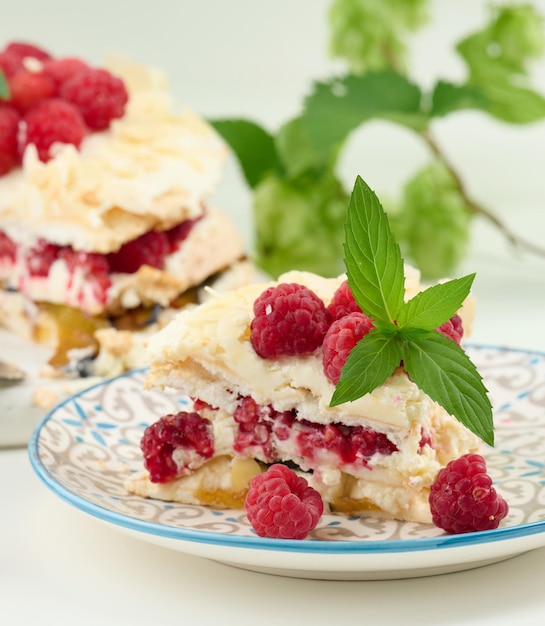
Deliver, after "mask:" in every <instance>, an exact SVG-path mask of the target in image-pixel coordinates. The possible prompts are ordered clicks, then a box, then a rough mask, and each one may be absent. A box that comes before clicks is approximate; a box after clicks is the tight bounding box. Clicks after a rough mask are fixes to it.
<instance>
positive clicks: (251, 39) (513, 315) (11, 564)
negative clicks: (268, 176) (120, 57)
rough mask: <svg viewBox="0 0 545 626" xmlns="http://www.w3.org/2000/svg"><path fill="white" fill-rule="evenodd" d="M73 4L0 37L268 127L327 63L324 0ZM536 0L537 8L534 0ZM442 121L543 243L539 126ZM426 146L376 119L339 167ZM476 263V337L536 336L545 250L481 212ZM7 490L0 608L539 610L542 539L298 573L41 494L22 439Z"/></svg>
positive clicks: (65, 613) (3, 28)
mask: <svg viewBox="0 0 545 626" xmlns="http://www.w3.org/2000/svg"><path fill="white" fill-rule="evenodd" d="M76 4H77V3H73V2H68V1H66V0H48V2H47V3H41V2H38V1H37V0H34V1H30V0H22V1H20V2H18V3H16V4H14V5H12V6H11V7H10V11H9V12H8V14H7V16H6V15H4V13H3V15H2V20H1V23H0V42H3V41H7V40H8V39H11V38H15V37H17V38H20V39H23V38H24V39H29V40H34V41H37V42H39V41H42V42H43V43H47V45H48V46H49V47H51V48H52V49H55V50H56V51H57V52H59V53H64V54H70V53H72V54H73V53H74V52H78V53H81V54H82V55H83V56H87V57H93V56H94V57H95V58H96V59H97V62H98V60H99V59H100V55H101V53H102V52H103V50H105V49H106V50H107V49H109V48H114V49H118V50H122V51H124V52H126V53H128V54H131V55H133V56H136V57H139V58H140V59H141V60H148V61H150V62H153V63H156V64H158V65H162V66H163V67H165V69H167V70H168V71H169V73H170V74H171V76H172V78H173V87H174V90H175V92H176V95H177V97H179V98H182V99H183V101H184V102H186V103H188V104H190V105H191V106H193V107H194V108H196V109H197V110H199V111H202V112H203V113H205V114H209V115H215V116H218V115H225V116H228V115H241V116H247V117H253V118H254V119H257V120H259V119H261V121H263V122H264V123H266V124H269V125H270V127H275V126H276V125H278V124H279V123H280V122H281V121H284V120H285V119H287V118H288V116H290V115H293V114H294V113H295V112H296V111H297V107H298V103H299V101H300V97H301V96H302V95H303V94H304V93H305V92H306V90H307V85H308V83H306V82H305V81H308V80H309V79H310V78H317V77H319V76H320V75H324V76H325V75H327V74H328V71H329V67H330V66H329V65H328V64H327V63H328V62H327V61H326V58H325V25H324V15H325V10H326V7H327V5H328V2H326V1H325V0H321V1H316V2H314V1H313V0H305V1H300V2H291V0H290V1H288V0H286V1H278V2H276V3H255V2H253V3H252V2H245V1H244V0H231V1H230V2H229V3H220V2H212V1H205V2H202V3H194V2H188V1H183V2H178V3H173V2H172V3H170V2H167V1H166V0H157V1H156V2H154V3H146V7H147V8H144V4H142V5H140V3H139V2H135V3H134V6H133V13H132V14H131V15H130V17H131V20H132V21H131V22H130V26H129V24H127V25H126V26H125V27H124V28H123V29H122V31H120V29H119V23H120V22H121V21H122V20H123V19H124V18H125V17H126V11H127V8H126V6H127V5H125V4H123V3H120V4H119V5H117V4H116V3H112V2H106V0H96V1H95V2H94V3H93V7H94V8H93V10H92V11H90V12H89V14H88V15H87V14H85V16H83V14H81V13H80V12H79V10H78V11H77V13H78V14H79V17H76V11H75V6H76ZM481 4H482V5H484V3H475V2H469V1H468V0H464V1H463V2H457V1H455V0H450V1H449V0H442V1H437V2H434V3H433V6H434V10H435V11H437V15H436V17H435V22H436V23H435V30H433V29H431V30H430V31H429V32H428V34H427V35H425V37H424V38H423V39H422V42H421V43H420V44H418V45H417V46H416V50H415V54H416V71H417V74H418V75H419V77H420V78H421V79H422V80H427V79H429V78H431V77H433V76H434V75H435V74H437V73H441V75H446V74H451V75H453V76H456V75H457V73H459V72H460V68H459V65H458V63H457V61H455V60H454V59H453V57H452V56H451V55H449V54H446V53H444V52H441V50H442V48H441V47H440V46H441V44H442V43H444V41H445V40H447V41H448V40H449V38H450V39H452V38H454V37H456V36H458V34H459V33H463V32H467V29H468V28H469V27H472V26H473V25H475V24H478V22H479V17H480V15H481V10H482V9H481ZM536 4H538V5H539V6H540V8H541V9H542V10H544V9H545V3H544V2H542V1H540V2H537V3H536ZM152 5H153V6H152ZM197 5H198V6H197ZM227 7H229V8H228V9H227ZM210 11H212V12H211V13H209V12H210ZM151 12H153V14H152V13H151ZM29 15H30V16H32V18H33V19H30V18H29ZM82 16H83V17H82ZM246 18H248V19H246ZM282 29H283V30H282ZM281 31H282V32H283V33H284V34H283V36H282V37H281V38H279V37H278V36H277V35H278V33H279V32H281ZM98 33H100V36H99V35H98ZM280 40H281V42H282V44H283V45H281V43H280ZM245 42H248V45H251V46H252V54H251V55H249V54H248V50H247V48H246V47H245ZM434 46H435V48H436V50H435V51H434V50H431V49H432V48H433V47H434ZM188 59H189V61H188ZM244 64H246V65H244ZM241 67H244V68H245V69H247V70H248V71H247V72H242V71H240V68H241ZM536 76H537V78H538V79H539V80H540V81H541V82H540V84H541V86H542V87H543V85H544V84H545V80H544V77H545V64H543V63H541V64H540V65H539V66H538V67H537V68H536ZM437 132H438V135H439V137H440V139H441V140H442V141H443V142H444V145H446V146H448V148H449V153H450V156H451V158H452V159H453V160H454V161H455V162H456V163H457V165H458V167H459V169H460V171H461V173H462V175H463V176H465V177H466V180H467V181H468V185H469V187H470V189H471V190H472V192H473V194H474V195H475V196H476V197H477V198H478V199H479V200H480V201H483V202H486V203H487V204H488V205H489V206H491V207H493V208H494V209H495V210H496V211H497V213H498V214H499V215H500V216H501V217H502V218H503V219H505V220H506V221H507V222H508V223H509V224H510V225H511V226H512V227H513V228H514V229H515V230H516V231H517V232H519V233H520V234H522V235H524V236H526V237H528V238H531V239H533V240H534V241H535V242H536V243H539V244H541V245H542V246H543V245H544V244H545V182H544V178H543V174H544V169H543V168H544V163H545V158H543V157H544V156H545V124H543V123H540V124H536V125H532V127H528V128H524V129H519V128H516V129H513V128H510V127H506V126H501V125H497V124H493V123H491V122H490V121H488V120H485V119H483V117H482V116H478V115H474V114H460V115H458V116H456V119H454V120H453V121H451V122H449V123H444V124H442V125H440V126H439V127H438V128H437ZM358 142H367V143H366V145H369V144H371V145H375V146H376V150H375V152H374V155H375V156H376V158H375V159H373V160H371V161H370V162H367V163H366V162H364V161H362V159H361V158H360V153H359V152H358V150H359V148H360V144H359V143H358ZM393 151H395V156H396V158H395V159H392V158H391V156H392V154H394V152H393ZM421 157H422V154H421V152H420V148H419V147H415V146H413V145H412V144H411V142H410V141H408V142H407V141H406V139H405V136H402V137H401V139H399V137H393V136H391V131H388V130H387V129H384V128H383V127H381V126H380V125H378V126H377V125H374V126H371V127H370V128H369V129H368V130H366V131H365V132H364V133H363V136H358V137H356V138H355V140H354V143H353V146H352V148H351V149H350V150H349V151H348V154H347V156H346V158H345V159H344V163H343V174H344V175H345V176H346V179H347V180H353V178H354V177H355V174H361V175H362V176H363V177H364V178H365V179H366V180H367V181H368V182H369V183H370V184H371V185H372V186H373V187H374V188H375V189H376V190H377V191H378V192H380V190H381V189H383V188H386V187H387V186H388V183H389V182H391V181H392V180H394V181H395V182H397V181H400V180H402V179H403V177H404V176H406V175H407V172H408V171H409V169H412V166H414V163H415V161H418V160H419V159H421ZM409 163H410V164H411V167H410V168H409V167H408V164H409ZM218 197H219V199H220V200H221V202H222V204H223V205H224V206H225V208H226V209H227V210H228V211H231V212H232V213H233V214H234V216H235V217H236V218H237V219H238V220H239V223H240V225H241V228H242V229H243V230H245V233H246V236H247V238H248V241H249V242H250V243H251V226H250V222H249V219H248V216H249V202H248V194H247V191H246V189H245V188H244V186H243V184H242V182H241V180H240V175H239V173H238V170H237V168H236V166H235V165H234V163H233V162H230V163H229V164H228V167H227V172H226V178H225V181H224V182H223V183H222V186H221V188H220V190H219V192H218ZM473 271H476V272H477V279H476V282H475V285H474V294H475V295H476V297H477V304H478V317H477V324H476V327H475V332H474V336H473V339H472V340H473V341H474V342H475V343H482V344H492V345H506V346H510V347H516V348H524V349H528V350H537V351H541V352H545V330H544V328H545V326H544V313H543V312H544V306H545V259H543V258H539V257H536V256H531V255H527V254H522V255H518V256H517V255H514V254H513V253H512V251H511V250H510V249H509V248H508V247H507V246H506V244H505V242H504V240H503V239H502V238H501V237H500V236H499V235H498V234H497V232H496V231H494V230H493V229H492V228H491V227H490V226H489V225H487V224H486V223H484V222H482V221H478V222H476V223H475V224H474V228H473V239H472V245H471V250H470V253H469V255H468V257H467V259H466V261H465V262H464V263H463V266H462V267H461V268H460V273H468V272H473ZM7 356H13V357H16V356H17V355H15V354H11V355H10V354H8V355H7ZM2 357H4V354H2ZM0 393H1V390H0ZM0 419H1V418H0ZM0 494H1V496H2V504H1V505H0V623H1V624H6V625H7V624H24V623H36V624H57V625H64V624H74V625H76V624H77V625H78V626H86V625H87V624H93V625H95V624H99V623H100V624H106V625H110V624H112V625H124V624H131V625H132V626H140V625H142V626H149V625H150V624H160V623H176V624H181V623H183V624H203V625H206V624H218V623H222V624H238V625H241V626H242V625H244V624H248V625H250V624H251V625H252V626H254V625H260V626H265V625H267V624H275V625H276V624H286V625H288V624H313V625H319V624H320V625H321V624H331V623H335V624H341V623H342V624H348V623H358V624H359V623H366V624H378V623H380V624H383V625H389V624H392V625H397V624H420V625H426V624H430V625H431V624H433V625H441V624H444V625H447V624H448V625H457V624H464V625H470V624H485V623H486V624H489V623H495V624H496V626H508V625H509V626H512V624H514V623H518V624H541V623H543V620H544V619H545V594H544V593H543V580H545V550H544V549H541V550H535V551H533V552H531V553H527V554H524V555H521V556H518V557H516V558H513V559H510V560H508V561H504V562H502V563H498V564H495V565H490V566H487V567H485V568H480V569H476V570H471V571H466V572H461V573H456V574H447V575H442V576H435V577H430V578H420V579H407V580H392V581H366V582H338V581H313V580H298V579H290V578H283V577H275V576H270V575H265V574H257V573H253V572H249V571H243V570H237V569H235V568H232V567H229V566H226V565H222V564H218V563H215V562H213V561H208V560H205V559H201V558H197V557H192V556H185V555H183V554H182V553H178V552H173V551H169V550H167V549H165V548H160V547H156V546H153V545H151V544H148V543H145V542H142V541H139V540H137V539H134V538H131V537H128V536H126V535H124V534H122V533H120V532H117V531H116V530H115V529H112V528H110V527H107V526H104V525H102V524H101V523H100V522H98V521H97V520H95V519H93V518H91V517H89V516H87V515H86V514H84V513H82V512H80V511H78V510H76V509H74V508H72V507H71V506H70V505H68V504H66V503H65V502H63V501H61V500H60V499H58V498H57V497H56V496H55V495H54V494H52V493H51V492H49V491H48V489H47V488H45V487H44V486H43V485H42V483H41V482H40V481H39V479H38V478H37V477H36V476H35V475H34V474H33V471H32V469H31V467H30V464H29V462H28V457H27V452H26V450H25V449H24V447H20V448H18V449H0Z"/></svg>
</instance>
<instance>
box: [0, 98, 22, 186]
mask: <svg viewBox="0 0 545 626" xmlns="http://www.w3.org/2000/svg"><path fill="white" fill-rule="evenodd" d="M20 121H21V116H20V115H19V113H17V111H16V110H15V109H12V108H11V107H9V106H2V107H0V176H3V175H4V174H7V173H8V172H9V171H10V170H12V169H13V168H14V167H16V166H17V165H18V164H19V154H18V149H17V146H18V134H19V122H20Z"/></svg>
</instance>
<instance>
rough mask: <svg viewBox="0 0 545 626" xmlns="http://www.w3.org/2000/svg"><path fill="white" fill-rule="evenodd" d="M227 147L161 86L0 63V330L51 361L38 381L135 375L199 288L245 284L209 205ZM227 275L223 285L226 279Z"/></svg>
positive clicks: (119, 62) (143, 71)
mask: <svg viewBox="0 0 545 626" xmlns="http://www.w3.org/2000/svg"><path fill="white" fill-rule="evenodd" d="M225 157H226V148H225V146H224V144H223V143H222V142H221V140H220V139H219V138H218V136H217V135H216V134H215V133H214V131H213V130H212V129H211V128H210V127H209V126H208V125H207V124H206V123H205V122H204V121H203V120H202V119H200V118H199V117H198V116H197V115H195V114H194V113H192V112H191V111H190V110H187V109H185V110H183V111H180V112H179V111H175V110H174V108H173V104H172V99H171V96H170V93H169V90H168V87H167V84H166V80H165V77H164V76H163V74H162V73H161V72H160V71H158V70H156V69H152V68H149V67H145V66H142V65H138V64H135V63H132V62H130V61H128V60H125V59H112V60H111V61H110V62H109V63H108V64H107V67H105V68H102V67H94V66H91V65H89V64H88V63H86V62H85V61H83V60H82V59H79V58H72V57H66V58H65V57H62V58H59V57H53V56H52V55H50V54H49V53H48V52H46V51H45V50H43V49H41V48H38V47H36V46H34V45H30V44H25V43H18V42H14V43H11V44H9V45H7V46H6V47H5V48H4V49H3V50H2V51H1V52H0V324H1V325H3V326H5V327H7V328H8V329H10V330H12V331H14V332H17V333H20V334H22V335H24V336H26V337H29V338H31V339H32V340H33V341H37V342H40V343H44V344H46V345H49V346H50V347H51V348H52V351H53V356H52V358H51V360H50V366H51V367H50V371H49V374H52V375H55V376H79V375H86V376H88V375H95V374H96V375H100V376H105V375H112V374H117V373H119V372H120V371H122V370H123V369H128V368H130V367H135V366H137V365H141V364H142V362H141V356H142V347H143V346H144V345H145V343H146V341H147V336H148V335H149V334H151V332H153V331H155V330H156V329H157V328H158V327H160V326H162V325H163V324H164V323H165V322H166V321H168V320H169V319H170V316H171V314H172V311H174V310H177V309H179V308H180V307H183V306H184V305H186V304H187V303H195V302H197V301H198V300H199V293H202V292H201V291H199V288H200V287H201V286H202V285H203V284H204V283H206V282H210V281H213V280H215V279H219V278H220V277H221V278H222V280H219V282H216V289H221V288H222V285H223V286H226V285H231V286H235V285H239V284H242V283H245V282H246V281H247V280H248V276H249V274H250V273H251V268H250V267H249V265H248V264H246V263H245V262H244V260H243V257H244V251H243V241H242V238H241V236H240V235H239V233H238V232H237V230H236V228H235V226H234V224H233V223H232V221H231V219H230V218H229V217H228V216H227V215H226V214H224V213H223V212H221V211H220V210H218V209H217V208H215V207H213V206H212V205H211V204H210V200H209V198H210V196H211V194H212V193H213V191H214V190H215V188H216V185H217V183H218V181H219V179H220V177H221V173H222V169H223V164H224V159H225ZM226 271H228V272H229V273H228V274H226Z"/></svg>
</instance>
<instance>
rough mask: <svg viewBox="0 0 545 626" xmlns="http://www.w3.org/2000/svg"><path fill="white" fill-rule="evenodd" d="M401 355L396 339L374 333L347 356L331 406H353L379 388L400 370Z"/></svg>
mask: <svg viewBox="0 0 545 626" xmlns="http://www.w3.org/2000/svg"><path fill="white" fill-rule="evenodd" d="M402 355H403V351H402V348H401V342H400V341H399V337H398V335H392V336H390V337H385V336H384V335H383V334H382V333H381V332H380V331H379V330H377V329H373V330H371V331H370V332H369V333H367V335H365V336H364V337H363V339H361V340H360V341H359V342H358V343H357V344H356V346H355V347H354V348H353V349H352V351H351V352H350V354H349V355H348V359H347V360H346V363H345V364H344V367H343V369H342V372H341V378H340V380H339V382H338V383H337V386H336V388H335V392H334V393H333V397H332V398H331V402H330V406H336V405H338V404H343V403H344V402H352V401H353V400H357V399H358V398H361V397H362V396H363V395H365V394H366V393H370V392H371V391H373V389H375V388H376V387H378V386H379V385H382V383H383V382H384V381H385V380H386V379H387V378H389V377H390V376H391V375H392V374H393V372H394V370H395V368H396V367H398V366H399V363H400V362H401V359H402Z"/></svg>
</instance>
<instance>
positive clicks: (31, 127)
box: [22, 98, 86, 162]
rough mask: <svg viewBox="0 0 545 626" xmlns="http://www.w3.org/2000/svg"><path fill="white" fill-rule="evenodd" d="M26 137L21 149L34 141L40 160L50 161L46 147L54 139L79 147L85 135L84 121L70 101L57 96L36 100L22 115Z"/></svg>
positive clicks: (50, 144) (49, 146) (54, 140)
mask: <svg viewBox="0 0 545 626" xmlns="http://www.w3.org/2000/svg"><path fill="white" fill-rule="evenodd" d="M23 119H24V122H25V124H26V137H25V138H24V141H23V147H22V151H23V152H24V149H25V148H26V146H27V145H28V144H31V143H33V144H35V145H36V148H37V150H38V156H39V157H40V160H41V161H44V162H46V161H49V159H50V158H51V156H52V155H51V154H50V152H49V149H50V148H51V146H52V145H53V144H54V143H55V142H61V143H70V144H73V145H74V146H76V147H79V145H80V144H81V142H82V140H83V138H84V137H85V134H86V128H85V123H84V121H83V119H82V117H81V115H80V113H79V111H78V110H77V109H76V108H75V107H74V106H73V105H72V104H70V103H69V102H64V101H63V100H60V99H58V98H53V99H51V100H44V101H43V102H39V103H38V104H37V105H36V106H35V107H33V108H32V109H31V110H30V111H28V113H26V115H25V116H24V118H23Z"/></svg>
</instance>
